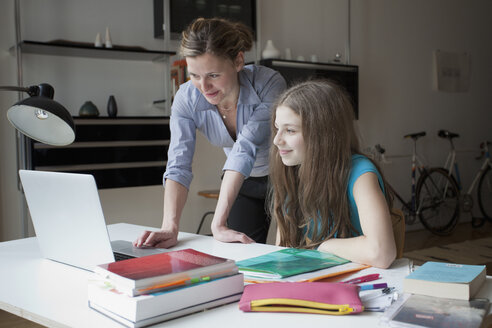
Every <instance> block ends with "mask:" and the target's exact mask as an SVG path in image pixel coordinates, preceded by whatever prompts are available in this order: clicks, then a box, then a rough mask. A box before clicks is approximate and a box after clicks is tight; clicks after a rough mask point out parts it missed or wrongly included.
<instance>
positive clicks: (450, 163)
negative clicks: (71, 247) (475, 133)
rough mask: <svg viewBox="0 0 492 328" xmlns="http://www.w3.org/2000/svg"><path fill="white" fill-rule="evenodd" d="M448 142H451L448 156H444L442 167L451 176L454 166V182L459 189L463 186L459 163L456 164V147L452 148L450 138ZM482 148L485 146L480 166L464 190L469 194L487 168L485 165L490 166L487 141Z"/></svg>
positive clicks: (491, 165) (491, 162)
mask: <svg viewBox="0 0 492 328" xmlns="http://www.w3.org/2000/svg"><path fill="white" fill-rule="evenodd" d="M450 142H451V150H450V152H449V154H448V157H447V158H446V162H445V164H444V168H445V169H446V170H447V171H448V175H449V177H451V176H452V172H453V168H454V173H455V175H456V183H457V184H458V188H459V190H460V191H461V190H462V189H463V188H462V185H461V178H460V170H459V165H458V162H457V161H456V149H455V148H454V144H453V142H452V140H450ZM484 148H485V149H484V152H485V160H484V161H483V163H482V167H481V168H480V170H479V171H478V172H477V174H476V175H475V178H474V179H473V181H472V183H471V185H470V187H469V188H468V191H467V192H466V194H467V195H471V193H472V191H473V189H474V188H475V185H476V184H477V182H478V179H479V178H480V176H481V175H482V174H483V172H485V170H486V169H487V166H490V167H491V168H492V161H491V160H490V153H489V148H488V145H487V142H484Z"/></svg>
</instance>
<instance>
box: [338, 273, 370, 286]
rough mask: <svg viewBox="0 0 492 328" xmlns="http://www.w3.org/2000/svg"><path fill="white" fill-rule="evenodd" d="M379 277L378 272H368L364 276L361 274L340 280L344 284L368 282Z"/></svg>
mask: <svg viewBox="0 0 492 328" xmlns="http://www.w3.org/2000/svg"><path fill="white" fill-rule="evenodd" d="M377 279H379V273H374V274H368V275H366V276H361V277H357V278H353V279H350V280H346V281H342V282H343V283H346V284H360V283H361V282H368V281H373V280H377Z"/></svg>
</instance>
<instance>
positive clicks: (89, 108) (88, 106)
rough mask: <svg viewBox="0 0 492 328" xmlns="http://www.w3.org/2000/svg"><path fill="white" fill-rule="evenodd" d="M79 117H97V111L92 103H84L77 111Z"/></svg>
mask: <svg viewBox="0 0 492 328" xmlns="http://www.w3.org/2000/svg"><path fill="white" fill-rule="evenodd" d="M79 116H84V117H97V116H99V109H97V107H96V105H94V103H93V102H92V101H86V102H85V103H84V104H83V105H82V106H81V107H80V109H79Z"/></svg>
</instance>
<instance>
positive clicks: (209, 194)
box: [196, 190, 219, 235]
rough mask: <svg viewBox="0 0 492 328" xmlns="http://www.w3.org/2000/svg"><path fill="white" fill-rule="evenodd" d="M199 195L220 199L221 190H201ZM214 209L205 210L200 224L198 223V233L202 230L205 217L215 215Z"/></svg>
mask: <svg viewBox="0 0 492 328" xmlns="http://www.w3.org/2000/svg"><path fill="white" fill-rule="evenodd" d="M198 195H199V196H203V197H205V198H212V199H219V190H201V191H199V192H198ZM214 213H215V212H214V211H208V212H205V213H204V214H203V216H202V219H201V220H200V224H199V225H198V229H197V230H196V234H197V235H198V234H200V230H201V229H202V225H203V222H204V221H205V218H206V217H207V216H209V215H214Z"/></svg>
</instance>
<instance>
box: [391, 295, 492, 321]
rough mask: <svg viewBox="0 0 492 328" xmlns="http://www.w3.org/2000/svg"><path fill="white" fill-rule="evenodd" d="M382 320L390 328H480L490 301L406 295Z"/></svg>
mask: <svg viewBox="0 0 492 328" xmlns="http://www.w3.org/2000/svg"><path fill="white" fill-rule="evenodd" d="M404 295H405V297H404V298H402V301H401V302H399V303H395V304H394V306H392V307H391V308H390V309H388V311H387V312H385V318H383V319H382V321H386V322H387V323H388V325H389V326H390V327H429V328H440V327H447V328H461V327H466V328H479V327H481V326H482V322H483V321H484V317H485V316H486V314H487V312H488V308H489V300H488V299H485V298H482V299H471V300H456V299H451V298H442V297H432V296H425V295H410V294H404Z"/></svg>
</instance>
